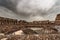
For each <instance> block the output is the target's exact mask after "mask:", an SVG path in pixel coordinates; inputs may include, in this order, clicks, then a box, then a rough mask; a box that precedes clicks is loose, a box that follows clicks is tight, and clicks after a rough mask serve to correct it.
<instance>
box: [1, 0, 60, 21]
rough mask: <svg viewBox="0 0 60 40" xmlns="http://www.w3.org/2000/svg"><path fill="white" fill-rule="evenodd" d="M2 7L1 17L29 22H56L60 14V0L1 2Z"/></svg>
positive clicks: (5, 0) (12, 0)
mask: <svg viewBox="0 0 60 40" xmlns="http://www.w3.org/2000/svg"><path fill="white" fill-rule="evenodd" d="M0 5H3V7H0V9H1V10H0V16H4V17H9V18H14V19H15V18H16V19H21V20H27V21H35V20H37V21H38V20H55V17H56V15H57V14H58V13H59V12H60V0H17V1H16V0H0ZM5 7H6V8H5ZM5 9H6V11H5ZM7 10H9V11H8V12H7Z"/></svg>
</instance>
